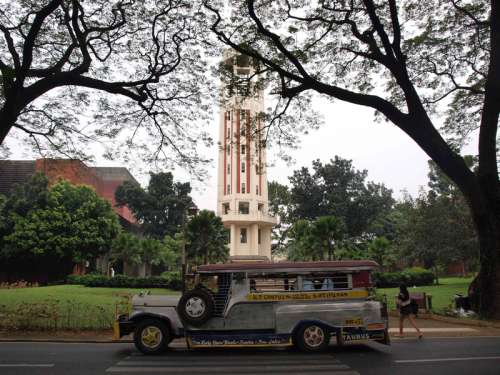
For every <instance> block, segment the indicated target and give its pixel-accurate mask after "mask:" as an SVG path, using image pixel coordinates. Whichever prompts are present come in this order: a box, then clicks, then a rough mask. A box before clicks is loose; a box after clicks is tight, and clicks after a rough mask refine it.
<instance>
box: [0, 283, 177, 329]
mask: <svg viewBox="0 0 500 375" xmlns="http://www.w3.org/2000/svg"><path fill="white" fill-rule="evenodd" d="M150 290H151V293H152V294H177V293H178V292H174V291H170V290H167V289H150ZM140 291H141V289H126V288H88V287H84V286H82V285H57V286H47V287H38V288H20V289H0V327H3V328H17V329H103V328H110V327H111V326H112V323H113V320H114V317H115V308H116V305H117V304H120V303H121V305H120V308H121V309H122V310H123V309H126V305H127V300H128V297H129V296H132V295H134V294H137V293H139V292H140Z"/></svg>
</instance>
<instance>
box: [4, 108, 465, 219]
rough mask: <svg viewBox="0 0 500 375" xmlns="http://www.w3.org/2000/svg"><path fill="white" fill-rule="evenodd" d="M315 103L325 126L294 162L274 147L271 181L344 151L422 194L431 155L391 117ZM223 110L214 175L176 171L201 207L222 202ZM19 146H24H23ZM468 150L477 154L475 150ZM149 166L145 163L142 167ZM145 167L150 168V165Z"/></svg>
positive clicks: (374, 175) (393, 183)
mask: <svg viewBox="0 0 500 375" xmlns="http://www.w3.org/2000/svg"><path fill="white" fill-rule="evenodd" d="M313 105H314V106H315V109H316V110H317V111H318V112H320V113H321V114H322V115H323V116H324V125H323V126H322V127H321V128H320V129H319V130H312V131H311V132H310V133H309V134H307V135H303V136H301V144H300V147H299V148H298V149H296V150H290V151H289V155H290V156H291V157H292V158H293V159H294V160H295V163H294V164H293V165H291V166H289V165H286V163H284V162H283V161H281V160H279V159H277V158H276V157H273V150H269V151H270V152H269V154H268V158H269V160H268V162H271V163H272V164H273V165H271V166H270V167H269V168H268V180H269V181H272V180H275V181H278V182H280V183H282V184H287V183H288V176H290V175H291V174H292V172H293V170H295V169H298V168H300V167H302V166H307V167H310V166H311V163H312V161H313V160H315V159H320V160H321V161H323V162H324V163H326V162H328V161H329V160H330V159H333V158H334V156H335V155H338V156H340V157H342V158H345V159H351V160H353V164H354V167H355V168H356V169H366V170H368V180H371V181H374V182H377V183H384V184H385V185H386V186H387V187H388V188H390V189H392V190H393V193H394V196H395V197H396V198H401V196H402V194H401V191H402V190H404V189H406V190H407V191H408V192H409V193H410V194H411V195H413V196H416V195H417V193H418V191H419V189H420V188H421V187H422V186H424V187H425V185H426V184H427V172H428V168H427V160H428V159H429V158H428V157H427V155H426V154H425V153H424V152H423V151H422V150H421V149H420V148H419V147H418V146H417V145H416V144H415V143H414V142H413V141H412V140H411V139H410V138H409V137H408V136H406V135H405V134H404V133H403V132H402V131H400V130H399V129H398V128H396V127H395V126H394V125H392V124H390V123H387V122H375V120H374V111H373V110H371V109H368V108H365V107H361V106H356V105H352V104H348V103H344V102H340V101H336V102H335V103H333V104H332V103H330V102H329V101H327V100H325V99H322V98H317V99H316V100H315V101H314V102H313ZM218 127H219V123H218V111H214V119H213V121H212V125H211V129H210V130H211V133H212V136H213V137H214V139H215V140H216V142H215V144H214V146H213V147H212V148H211V149H209V150H207V151H206V152H207V155H206V156H208V157H211V158H212V159H213V163H212V165H211V166H210V167H209V175H210V177H209V178H208V179H207V180H205V181H203V182H198V181H195V180H194V179H192V178H191V177H190V176H189V175H188V174H186V173H185V172H184V171H181V170H177V171H175V172H174V176H175V178H176V179H180V180H183V181H191V182H192V185H193V192H192V196H193V198H194V200H195V202H196V204H197V205H198V207H199V208H200V209H210V210H215V209H216V204H217V152H218V147H217V140H218ZM18 150H19V151H18ZM11 151H13V152H12V154H11V156H10V158H11V159H26V158H35V157H37V156H36V155H29V154H28V155H27V154H26V153H23V152H21V151H20V148H17V147H11ZM467 152H468V153H475V150H473V149H470V147H469V149H468V150H467ZM95 165H96V166H124V167H128V168H129V169H131V172H132V173H133V174H134V175H135V176H136V178H137V179H138V180H139V182H141V184H143V185H144V186H146V185H147V183H148V178H147V175H146V174H141V173H139V171H138V169H136V168H134V166H131V165H123V164H121V163H120V162H118V161H114V162H113V161H107V160H104V159H103V158H99V157H97V158H96V162H95ZM142 167H144V165H143V166H142ZM145 170H148V168H147V166H146V168H145Z"/></svg>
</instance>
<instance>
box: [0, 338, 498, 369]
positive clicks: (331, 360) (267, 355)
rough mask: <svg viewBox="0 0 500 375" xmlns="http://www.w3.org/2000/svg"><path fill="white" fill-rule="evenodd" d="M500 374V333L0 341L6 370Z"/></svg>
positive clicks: (0, 364) (0, 363)
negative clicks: (293, 344) (351, 339)
mask: <svg viewBox="0 0 500 375" xmlns="http://www.w3.org/2000/svg"><path fill="white" fill-rule="evenodd" d="M181 373H185V374H193V375H197V374H200V375H201V374H217V375H219V374H220V375H225V374H231V375H233V374H235V375H236V374H259V375H265V374H282V375H283V374H286V375H293V374H304V375H307V374H332V375H393V374H394V375H399V374H404V375H417V374H439V375H441V374H450V375H461V374H464V375H465V374H467V375H476V374H477V375H488V374H492V375H499V374H500V338H498V337H489V338H466V339H457V338H453V339H444V338H442V339H424V340H422V341H418V340H416V339H415V340H413V339H408V340H400V341H396V342H394V343H393V345H392V346H391V347H390V348H387V347H384V346H382V345H378V344H367V345H352V346H346V347H344V348H337V347H335V346H333V347H332V348H331V350H329V351H328V352H326V353H324V354H311V355H308V354H304V353H300V352H297V351H294V350H278V349H268V350H254V349H251V350H250V349H241V350H198V351H187V350H186V349H183V348H178V349H175V350H171V351H169V352H168V353H167V354H165V355H162V356H154V357H151V356H143V355H141V354H140V353H138V352H137V351H136V350H135V349H134V347H133V346H132V345H131V344H55V343H0V374H2V375H19V374H29V375H73V374H74V375H83V374H91V375H94V374H96V375H98V374H102V375H111V374H131V375H133V374H146V375H147V374H166V375H169V374H181Z"/></svg>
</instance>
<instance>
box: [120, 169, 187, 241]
mask: <svg viewBox="0 0 500 375" xmlns="http://www.w3.org/2000/svg"><path fill="white" fill-rule="evenodd" d="M190 193H191V185H190V184H189V182H186V183H181V182H174V176H173V175H172V173H170V172H161V173H151V174H150V180H149V184H148V187H147V189H146V190H145V189H143V188H142V187H140V186H138V185H137V184H134V183H132V182H130V181H125V182H124V183H123V185H121V186H119V187H118V189H116V192H115V198H116V202H117V204H118V205H127V207H129V208H130V210H131V211H132V212H133V214H134V216H135V217H136V218H137V220H138V221H139V223H140V224H141V227H142V230H143V232H144V234H145V235H146V236H150V237H153V238H156V239H159V240H162V239H163V238H164V237H165V236H166V235H169V236H174V234H175V233H177V232H179V231H180V230H181V228H182V225H183V224H184V222H185V220H186V214H187V210H188V208H189V207H190V206H192V205H193V200H192V199H191V196H190V195H189V194H190Z"/></svg>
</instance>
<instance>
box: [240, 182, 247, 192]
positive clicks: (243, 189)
mask: <svg viewBox="0 0 500 375" xmlns="http://www.w3.org/2000/svg"><path fill="white" fill-rule="evenodd" d="M241 193H242V194H245V193H246V185H245V183H244V182H242V183H241Z"/></svg>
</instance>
